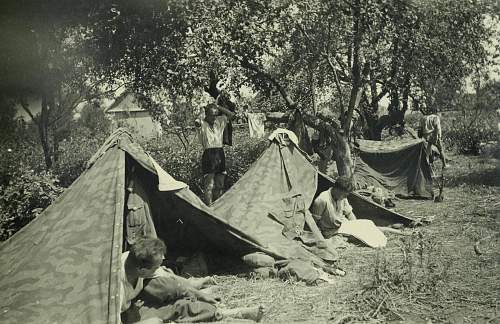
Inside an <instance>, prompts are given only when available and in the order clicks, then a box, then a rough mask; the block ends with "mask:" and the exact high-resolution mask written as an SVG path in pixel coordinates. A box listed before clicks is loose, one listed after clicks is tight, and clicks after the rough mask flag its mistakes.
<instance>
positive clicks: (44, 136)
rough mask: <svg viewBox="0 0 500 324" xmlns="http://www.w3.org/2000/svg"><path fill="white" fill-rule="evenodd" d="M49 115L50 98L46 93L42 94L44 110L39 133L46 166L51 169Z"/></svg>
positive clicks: (41, 114)
mask: <svg viewBox="0 0 500 324" xmlns="http://www.w3.org/2000/svg"><path fill="white" fill-rule="evenodd" d="M48 115H49V100H48V96H47V94H44V95H43V96H42V110H41V112H40V118H39V121H38V135H39V136H40V142H41V144H42V149H43V156H44V159H45V167H46V168H47V170H50V169H51V168H52V156H51V152H50V144H49V131H48V119H49V116H48Z"/></svg>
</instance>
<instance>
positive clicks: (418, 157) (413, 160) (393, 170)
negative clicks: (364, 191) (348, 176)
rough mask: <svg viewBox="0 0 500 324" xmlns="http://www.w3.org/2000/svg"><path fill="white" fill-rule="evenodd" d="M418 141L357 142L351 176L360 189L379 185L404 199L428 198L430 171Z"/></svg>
mask: <svg viewBox="0 0 500 324" xmlns="http://www.w3.org/2000/svg"><path fill="white" fill-rule="evenodd" d="M425 154H426V153H425V142H424V141H423V140H421V139H407V140H402V141H368V140H359V152H358V158H357V159H356V168H355V171H354V174H355V176H356V181H357V183H358V186H359V187H360V188H362V187H365V186H380V187H383V188H386V189H388V190H391V191H393V192H394V193H395V194H396V195H400V196H404V197H422V198H431V197H432V172H431V167H430V165H429V163H428V161H427V159H426V155H425Z"/></svg>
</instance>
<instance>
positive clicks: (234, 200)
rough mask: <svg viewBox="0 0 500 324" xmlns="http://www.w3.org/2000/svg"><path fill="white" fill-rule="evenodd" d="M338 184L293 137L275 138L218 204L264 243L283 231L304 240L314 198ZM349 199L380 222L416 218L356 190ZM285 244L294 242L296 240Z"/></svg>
mask: <svg viewBox="0 0 500 324" xmlns="http://www.w3.org/2000/svg"><path fill="white" fill-rule="evenodd" d="M333 183H334V180H332V179H331V178H330V177H328V176H327V175H325V174H322V173H320V172H319V171H318V170H317V169H316V168H315V167H314V166H313V165H312V164H311V163H310V161H309V160H308V159H307V157H306V154H305V153H304V152H303V151H301V150H300V149H299V148H298V147H297V146H296V145H295V144H294V143H293V142H289V143H280V142H278V141H276V140H273V141H272V142H271V143H270V145H269V147H268V148H267V149H266V150H265V151H264V153H263V154H262V155H261V156H260V158H259V159H258V160H257V161H256V162H255V163H254V164H253V165H252V166H251V168H250V169H249V170H248V171H247V172H246V173H245V174H244V175H243V176H242V177H241V178H240V179H239V180H238V181H237V182H236V183H235V184H234V185H233V186H232V187H231V188H230V189H229V190H228V191H227V192H226V193H224V195H222V196H221V197H220V198H219V199H218V200H217V201H215V202H214V204H213V205H212V207H213V210H214V212H215V213H216V214H217V215H219V217H221V218H223V219H224V220H226V221H227V222H228V223H229V224H231V225H232V226H235V227H237V228H245V230H246V232H247V233H248V234H250V235H252V236H253V237H258V238H259V239H260V243H261V244H262V245H266V244H268V243H269V242H277V241H278V239H277V238H278V237H283V236H286V237H288V238H293V239H300V236H301V234H302V232H303V229H304V222H305V221H304V215H305V213H307V212H308V210H309V207H310V206H311V204H312V202H313V200H314V198H315V197H316V196H317V195H319V194H320V193H321V192H322V191H324V190H326V189H328V188H329V187H331V186H332V184H333ZM348 200H349V202H350V203H351V205H352V207H353V210H354V213H355V214H356V215H357V216H358V217H359V218H367V219H371V220H373V221H374V222H375V224H377V225H379V226H385V225H389V224H394V223H402V224H406V225H408V224H409V223H410V222H412V219H410V218H407V217H405V216H403V215H400V214H398V213H396V212H394V211H391V210H389V209H386V208H384V207H382V206H380V205H377V204H375V203H374V202H373V201H371V200H368V199H366V198H365V197H364V196H361V195H359V194H357V193H352V194H350V195H349V197H348ZM282 244H288V245H290V241H283V243H282ZM283 248H285V247H283Z"/></svg>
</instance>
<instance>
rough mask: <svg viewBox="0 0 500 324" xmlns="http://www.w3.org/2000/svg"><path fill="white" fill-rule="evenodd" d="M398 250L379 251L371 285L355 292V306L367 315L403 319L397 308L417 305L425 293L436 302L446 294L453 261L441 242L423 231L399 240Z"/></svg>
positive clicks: (353, 301) (373, 267) (371, 267)
mask: <svg viewBox="0 0 500 324" xmlns="http://www.w3.org/2000/svg"><path fill="white" fill-rule="evenodd" d="M399 243H400V244H399V247H400V249H399V251H398V252H396V253H395V254H389V253H388V252H387V250H378V251H377V255H376V258H375V259H374V260H373V261H372V262H373V264H370V265H369V266H368V268H369V269H373V270H372V271H373V272H372V277H371V284H370V285H369V286H368V287H366V288H365V289H364V290H363V291H361V292H359V293H356V294H355V295H354V297H353V300H352V305H355V307H357V308H358V310H361V311H362V312H364V313H365V314H367V316H368V317H372V318H378V317H380V316H382V317H385V319H386V320H396V319H398V320H401V319H402V318H401V316H400V315H398V313H397V312H398V311H399V310H400V309H402V308H404V307H408V305H412V306H415V305H416V304H418V302H419V299H420V298H421V297H422V296H426V298H431V299H433V301H435V302H436V303H439V302H442V301H443V300H444V299H446V297H447V292H448V290H449V288H450V287H449V284H450V282H451V281H452V280H453V279H452V277H451V273H450V271H449V269H450V266H451V264H452V262H453V260H452V259H451V257H449V255H448V254H447V253H446V252H445V250H444V248H443V246H442V244H441V243H437V242H436V241H435V240H433V239H432V238H431V237H425V236H424V235H423V234H422V233H421V232H416V233H413V234H412V235H411V236H407V237H404V238H402V239H401V240H400V241H399Z"/></svg>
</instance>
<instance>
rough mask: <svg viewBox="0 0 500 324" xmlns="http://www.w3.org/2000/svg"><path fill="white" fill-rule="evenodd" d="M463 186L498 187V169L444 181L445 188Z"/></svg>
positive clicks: (499, 183) (470, 173)
mask: <svg viewBox="0 0 500 324" xmlns="http://www.w3.org/2000/svg"><path fill="white" fill-rule="evenodd" d="M463 184H466V185H485V186H492V187H500V168H498V167H496V168H494V169H488V170H480V171H471V172H468V173H465V174H459V175H456V176H453V177H450V178H448V179H446V187H458V186H460V185H463Z"/></svg>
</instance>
